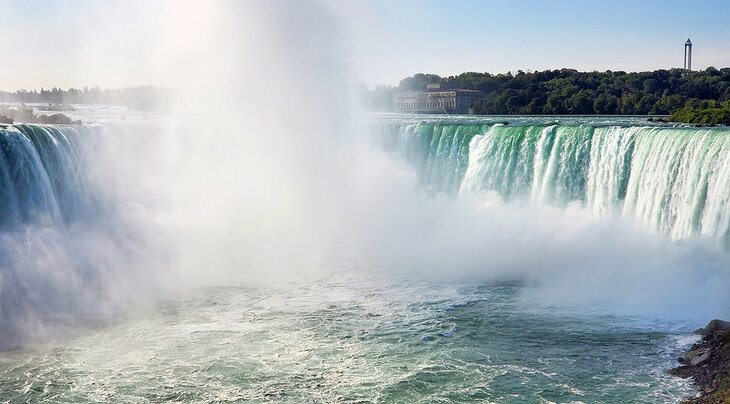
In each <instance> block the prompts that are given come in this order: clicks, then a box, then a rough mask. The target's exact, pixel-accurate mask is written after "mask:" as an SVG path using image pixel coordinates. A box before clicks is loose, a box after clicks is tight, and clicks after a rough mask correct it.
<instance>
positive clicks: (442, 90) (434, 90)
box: [396, 88, 483, 95]
mask: <svg viewBox="0 0 730 404" xmlns="http://www.w3.org/2000/svg"><path fill="white" fill-rule="evenodd" d="M453 91H456V92H457V93H472V94H474V95H476V94H482V93H483V91H479V90H466V89H463V88H427V89H425V90H420V91H402V92H400V93H396V94H414V93H415V94H418V93H422V94H427V93H447V92H453Z"/></svg>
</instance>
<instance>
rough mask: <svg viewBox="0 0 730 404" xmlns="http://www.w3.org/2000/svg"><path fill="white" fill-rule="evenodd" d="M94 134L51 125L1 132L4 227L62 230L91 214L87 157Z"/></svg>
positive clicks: (0, 199) (0, 211)
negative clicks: (65, 225)
mask: <svg viewBox="0 0 730 404" xmlns="http://www.w3.org/2000/svg"><path fill="white" fill-rule="evenodd" d="M92 130H93V129H91V128H86V127H82V126H50V125H44V126H40V125H15V126H6V127H3V128H0V184H2V187H0V225H2V226H3V227H4V228H6V229H8V228H12V227H16V226H20V225H23V224H35V225H52V226H62V225H64V224H65V223H67V222H70V221H73V220H76V219H78V218H80V217H81V216H83V215H88V214H89V213H90V209H91V207H92V199H91V196H90V195H89V192H88V189H87V187H86V184H85V183H86V180H85V177H84V175H83V173H82V171H83V168H82V165H83V162H84V159H83V157H82V153H83V149H84V147H85V145H88V143H89V137H90V136H92V134H91V131H92Z"/></svg>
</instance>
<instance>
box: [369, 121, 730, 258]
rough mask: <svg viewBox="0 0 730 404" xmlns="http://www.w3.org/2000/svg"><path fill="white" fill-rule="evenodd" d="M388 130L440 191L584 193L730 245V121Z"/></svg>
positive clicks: (592, 201) (520, 195)
mask: <svg viewBox="0 0 730 404" xmlns="http://www.w3.org/2000/svg"><path fill="white" fill-rule="evenodd" d="M382 134H383V136H384V139H385V145H386V148H387V149H388V150H391V151H395V152H397V153H399V154H401V155H402V156H403V157H404V158H405V160H406V161H407V162H408V163H409V164H411V165H412V166H413V167H414V169H415V171H416V173H417V175H418V178H419V180H420V181H421V182H422V183H423V184H424V186H426V187H428V188H429V189H430V190H432V191H434V192H444V193H447V194H450V195H454V196H458V195H462V194H465V193H478V192H484V191H495V192H497V193H499V194H500V195H501V196H502V197H503V198H505V199H506V200H517V199H524V200H531V201H535V202H540V203H547V204H552V205H557V206H565V205H567V204H568V203H571V202H574V201H579V202H580V203H582V204H583V206H585V208H586V209H588V210H590V211H591V212H593V213H594V214H595V215H597V216H603V215H612V214H616V215H625V216H628V217H633V218H635V219H636V220H638V221H639V222H640V223H642V224H644V225H645V226H646V227H647V228H650V229H653V230H656V231H659V232H662V233H664V234H666V235H668V236H669V237H671V238H673V239H682V238H687V237H692V236H702V237H707V238H711V239H713V240H715V241H716V242H717V243H718V244H719V245H720V246H722V247H724V248H725V249H730V201H729V199H730V129H728V128H689V127H657V126H642V125H591V124H585V123H583V124H581V123H570V124H557V123H551V124H545V123H543V124H533V123H527V124H517V125H505V124H500V123H489V124H488V123H483V122H482V123H478V122H456V123H443V122H436V123H429V122H420V123H402V124H399V123H384V124H383V125H382ZM467 144H468V146H467Z"/></svg>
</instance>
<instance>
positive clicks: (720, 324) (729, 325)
mask: <svg viewBox="0 0 730 404" xmlns="http://www.w3.org/2000/svg"><path fill="white" fill-rule="evenodd" d="M718 331H720V332H726V331H730V321H722V320H717V319H715V320H712V321H710V323H709V324H707V327H704V328H700V329H697V330H695V334H699V335H703V336H706V335H712V334H714V333H716V332H718Z"/></svg>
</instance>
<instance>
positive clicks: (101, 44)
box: [0, 0, 730, 90]
mask: <svg viewBox="0 0 730 404" xmlns="http://www.w3.org/2000/svg"><path fill="white" fill-rule="evenodd" d="M249 1H250V0H249ZM281 1H283V0H281ZM291 1H294V0H291ZM296 1H300V0H296ZM319 2H320V3H325V4H328V5H329V6H331V8H332V13H333V15H334V16H335V19H336V21H338V24H339V26H340V29H339V32H340V35H342V36H343V38H347V41H348V43H349V46H348V49H349V54H348V55H347V58H348V60H350V64H351V67H352V74H353V76H354V79H356V80H357V81H362V82H365V83H366V84H368V85H369V86H374V85H377V84H390V85H396V84H398V82H399V81H400V80H401V79H402V78H404V77H407V76H410V75H412V74H415V73H419V72H422V73H436V74H440V75H451V74H458V73H461V72H464V71H479V72H490V73H504V72H507V71H517V70H525V71H528V70H543V69H554V68H574V69H578V70H582V71H592V70H598V71H604V70H624V71H641V70H654V69H667V68H673V67H681V66H682V63H683V51H684V48H683V45H684V42H685V41H686V40H687V38H688V37H690V38H692V42H693V43H694V54H693V67H695V68H699V69H702V68H705V67H708V66H715V67H718V68H720V67H727V66H730V24H728V21H730V1H727V0H704V1H702V0H693V1H686V0H685V1H675V0H662V1H659V0H633V1H629V0H612V1H610V2H609V1H588V0H583V1H580V0H549V1H548V0H545V1H538V0H509V1H508V0H481V1H478V0H449V1H446V0H353V1H345V2H342V1H336V0H319ZM177 4H179V3H177ZM201 4H211V3H201ZM175 9H176V7H175V2H172V1H162V0H161V1H157V0H148V1H141V0H124V1H120V0H105V1H94V0H0V10H2V15H3V24H2V28H0V30H1V31H2V38H3V39H2V43H3V49H4V50H3V52H4V55H5V56H6V60H5V62H4V63H3V65H4V66H3V69H2V74H0V88H1V89H5V90H15V89H20V88H27V89H30V88H40V87H42V86H43V87H51V86H58V87H63V88H66V87H83V86H93V85H99V86H101V87H122V86H128V85H143V84H154V85H169V84H170V83H169V82H168V81H167V77H168V73H169V65H165V64H164V63H163V62H162V60H163V59H165V58H166V57H167V56H169V43H170V41H169V38H164V36H165V34H164V30H165V29H166V24H167V22H166V20H165V18H164V16H165V15H167V14H170V13H171V12H174V10H175ZM195 18H198V19H201V18H202V16H197V15H196V16H194V18H193V19H191V21H192V22H191V23H190V24H189V32H188V34H189V35H191V36H193V35H194V32H195V23H194V21H195ZM211 63H212V62H211Z"/></svg>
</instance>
